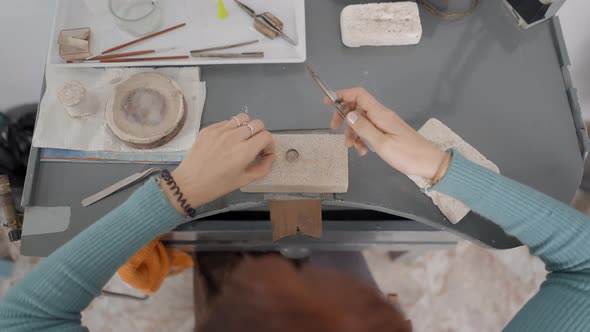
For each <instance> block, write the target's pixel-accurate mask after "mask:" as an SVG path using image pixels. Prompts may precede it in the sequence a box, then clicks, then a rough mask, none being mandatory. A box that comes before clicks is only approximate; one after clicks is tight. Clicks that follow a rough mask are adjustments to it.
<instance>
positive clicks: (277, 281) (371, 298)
mask: <svg viewBox="0 0 590 332" xmlns="http://www.w3.org/2000/svg"><path fill="white" fill-rule="evenodd" d="M199 331H203V332H213V331H224V332H233V331H240V332H248V331H256V332H266V331H281V332H290V331H293V332H295V331H296V332H302V331H305V332H315V331H318V332H319V331H322V332H331V331H334V332H336V331H337V332H346V331H351V332H352V331H363V332H365V331H366V332H372V331H375V332H380V331H387V332H409V331H411V324H410V321H408V320H406V319H405V318H404V317H403V315H402V314H401V313H400V312H399V311H397V310H396V309H395V308H394V307H393V306H392V305H391V304H390V303H388V302H387V301H386V300H385V299H384V298H383V297H382V296H381V295H380V294H378V293H377V292H376V291H375V290H374V289H372V288H370V287H368V286H365V285H364V284H362V283H360V282H359V281H357V280H355V279H353V278H352V277H349V276H346V275H342V274H340V273H338V272H336V271H331V270H326V269H322V268H318V267H309V266H306V267H303V268H302V269H299V270H297V269H295V267H293V266H292V265H291V264H290V263H289V262H287V261H285V260H283V259H281V258H279V257H272V256H271V257H269V256H267V257H264V258H260V259H253V258H249V259H247V260H246V261H245V262H244V263H242V264H241V265H240V266H239V267H238V268H237V269H236V270H235V272H233V274H232V276H231V277H230V278H229V280H228V281H227V282H226V284H225V285H224V288H223V292H222V294H221V295H220V296H219V298H217V299H216V300H215V301H214V303H213V304H212V306H211V308H210V310H209V313H208V315H207V317H206V319H205V321H204V322H203V323H202V324H201V325H200V329H199Z"/></svg>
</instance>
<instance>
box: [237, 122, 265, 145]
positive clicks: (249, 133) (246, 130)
mask: <svg viewBox="0 0 590 332" xmlns="http://www.w3.org/2000/svg"><path fill="white" fill-rule="evenodd" d="M263 130H264V122H262V121H261V120H258V119H256V120H252V121H250V122H248V123H247V124H244V125H242V126H241V127H239V128H236V129H234V130H232V131H230V134H229V135H230V136H231V138H232V140H233V141H234V142H243V141H245V140H247V139H250V138H251V137H254V135H256V134H258V133H259V132H261V131H263Z"/></svg>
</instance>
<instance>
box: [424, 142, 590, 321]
mask: <svg viewBox="0 0 590 332" xmlns="http://www.w3.org/2000/svg"><path fill="white" fill-rule="evenodd" d="M453 154H454V156H453V159H452V162H451V166H450V168H449V170H448V173H447V174H446V175H445V177H444V178H443V179H442V181H441V182H440V183H439V184H438V185H436V186H435V187H434V188H432V189H433V190H436V191H438V192H441V193H444V194H447V195H449V196H452V197H454V198H456V199H458V200H460V201H461V202H463V203H464V204H466V205H467V206H469V207H470V208H471V209H472V210H473V211H474V212H476V213H478V214H480V215H481V216H483V217H485V218H487V219H489V220H491V221H492V222H494V223H496V224H498V225H500V226H501V227H502V228H503V229H504V231H506V233H508V234H510V235H512V236H515V237H516V238H518V239H519V240H520V241H521V242H522V243H524V244H525V245H527V246H528V247H529V249H530V251H531V253H532V254H533V255H535V256H539V257H540V258H541V259H542V260H543V261H544V262H545V265H546V268H547V270H548V271H549V272H550V273H549V274H548V275H547V279H546V280H545V282H544V283H543V285H542V286H541V289H540V291H539V292H538V293H537V294H536V295H535V296H534V297H533V298H532V299H531V300H530V301H529V302H528V303H527V304H526V305H525V306H524V308H523V309H522V310H521V311H520V312H519V313H518V314H517V315H516V317H515V318H514V319H513V320H512V321H511V322H510V324H509V325H508V326H507V327H506V331H582V330H584V331H586V329H587V328H588V327H590V315H589V314H588V313H589V312H590V218H588V217H587V216H586V215H584V214H582V213H580V212H578V211H576V210H574V209H572V208H570V207H569V206H567V205H565V204H563V203H561V202H558V201H556V200H554V199H552V198H550V197H548V196H546V195H544V194H542V193H540V192H538V191H536V190H534V189H532V188H529V187H527V186H525V185H522V184H520V183H517V182H515V181H513V180H510V179H508V178H506V177H504V176H501V175H499V174H496V173H494V172H492V171H490V170H488V169H486V168H484V167H481V166H479V165H476V164H474V163H472V162H470V161H468V160H467V159H465V158H464V157H463V156H461V155H460V154H459V153H456V152H454V153H453Z"/></svg>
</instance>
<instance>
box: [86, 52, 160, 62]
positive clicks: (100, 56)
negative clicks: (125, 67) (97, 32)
mask: <svg viewBox="0 0 590 332" xmlns="http://www.w3.org/2000/svg"><path fill="white" fill-rule="evenodd" d="M150 53H156V50H145V51H135V52H126V53H115V54H109V55H97V56H93V57H92V58H89V59H87V60H106V59H114V58H123V57H126V56H134V55H144V54H150Z"/></svg>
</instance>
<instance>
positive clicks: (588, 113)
mask: <svg viewBox="0 0 590 332" xmlns="http://www.w3.org/2000/svg"><path fill="white" fill-rule="evenodd" d="M308 1H309V0H308ZM485 1H500V0H485ZM54 7H55V1H54V0H4V1H2V10H1V12H0V45H2V46H1V47H2V50H1V51H0V110H4V109H6V108H8V107H11V106H14V105H19V104H22V103H27V102H37V101H38V99H39V93H40V89H41V83H42V79H43V68H44V63H45V56H46V53H47V46H48V40H49V32H50V28H51V23H52V19H53V9H54ZM588 13H590V1H586V0H567V1H566V3H565V5H564V6H563V8H562V9H561V11H560V13H559V16H560V18H561V23H562V26H563V30H564V35H565V39H566V43H567V46H568V50H569V54H570V58H571V62H572V70H571V72H572V77H573V80H574V85H575V86H576V87H577V88H578V89H579V91H578V94H579V98H580V104H581V105H582V109H583V110H584V113H585V117H586V118H590V18H589V17H588Z"/></svg>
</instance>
